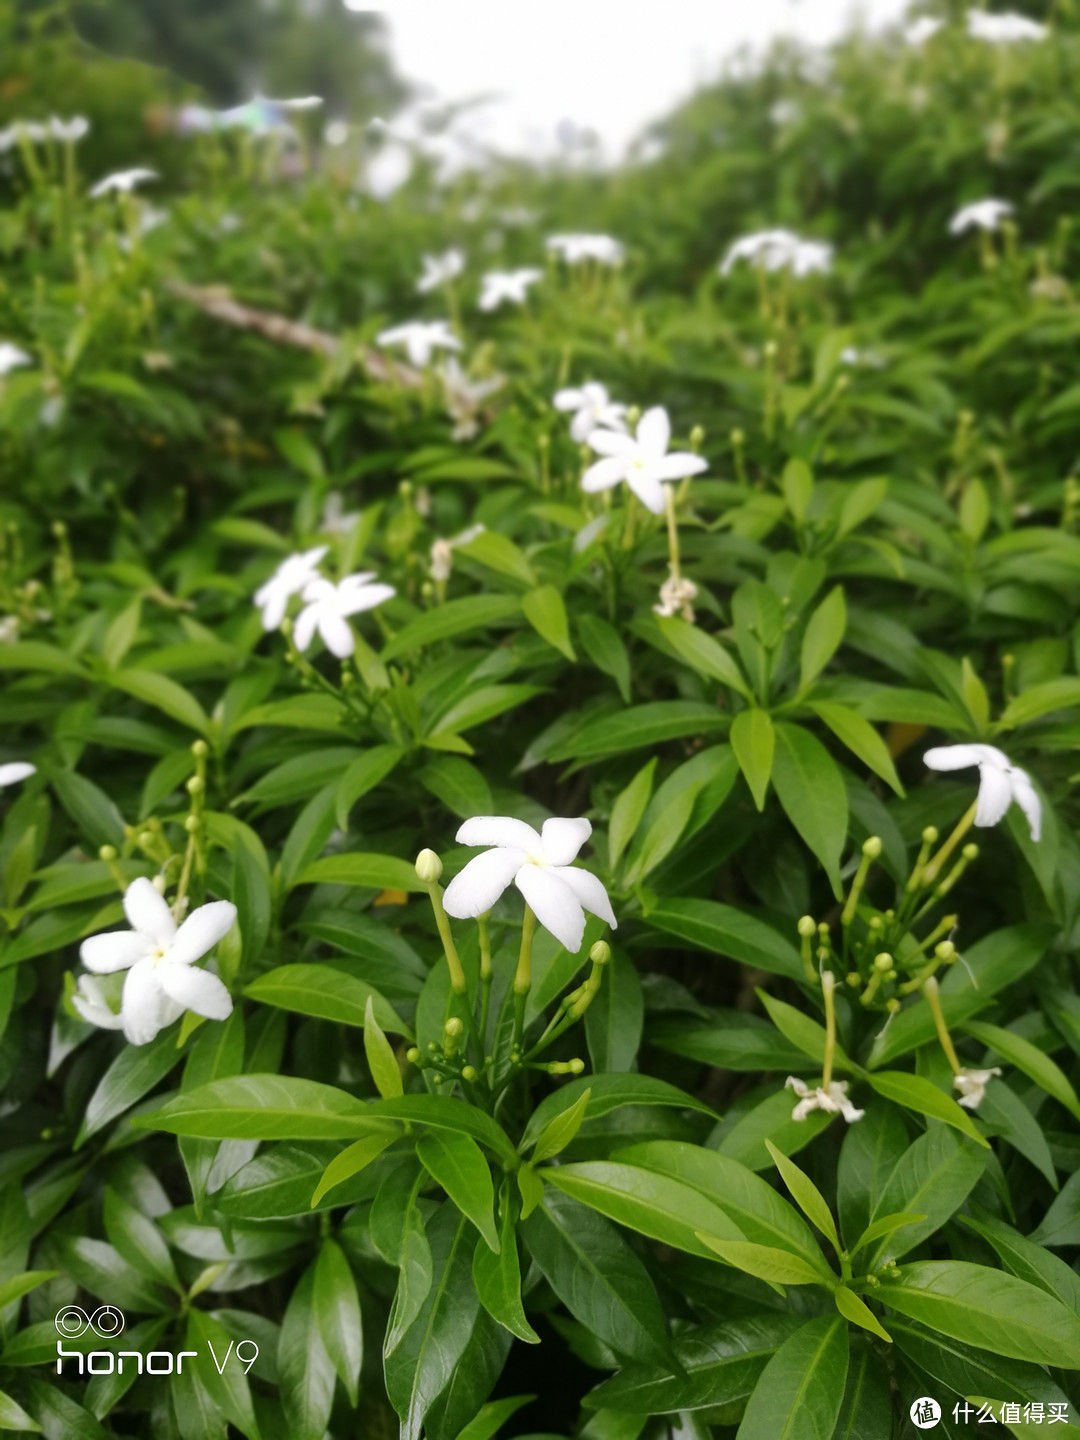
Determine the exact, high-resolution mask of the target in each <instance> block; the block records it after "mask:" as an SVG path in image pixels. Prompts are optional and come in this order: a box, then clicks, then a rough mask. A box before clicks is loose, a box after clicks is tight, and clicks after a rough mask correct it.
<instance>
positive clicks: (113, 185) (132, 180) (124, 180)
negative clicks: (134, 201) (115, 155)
mask: <svg viewBox="0 0 1080 1440" xmlns="http://www.w3.org/2000/svg"><path fill="white" fill-rule="evenodd" d="M157 178H158V177H157V171H156V170H145V169H141V168H139V167H136V168H135V169H134V170H117V171H115V172H114V173H113V174H112V175H106V176H105V178H104V180H99V181H98V182H97V184H96V185H95V186H94V187H93V189H92V190H91V191H90V199H91V200H98V199H100V198H101V196H102V195H109V194H111V193H112V192H113V191H115V192H116V193H117V194H124V195H127V194H129V193H130V192H131V191H132V190H134V189H135V187H136V186H137V185H141V184H142V183H143V181H144V180H156V179H157Z"/></svg>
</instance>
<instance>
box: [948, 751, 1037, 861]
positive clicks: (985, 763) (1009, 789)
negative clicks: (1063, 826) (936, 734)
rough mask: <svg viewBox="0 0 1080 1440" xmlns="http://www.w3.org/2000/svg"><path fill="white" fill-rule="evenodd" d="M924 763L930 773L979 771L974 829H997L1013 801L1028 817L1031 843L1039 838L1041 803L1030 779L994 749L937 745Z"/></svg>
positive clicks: (1024, 772)
mask: <svg viewBox="0 0 1080 1440" xmlns="http://www.w3.org/2000/svg"><path fill="white" fill-rule="evenodd" d="M923 760H924V761H925V763H926V764H927V765H929V766H930V769H931V770H966V769H967V768H968V767H969V766H971V765H977V766H978V767H979V803H978V807H977V808H976V811H975V824H976V825H996V824H997V823H998V821H999V820H1000V819H1001V817H1002V816H1003V815H1004V814H1005V811H1006V810H1008V808H1009V805H1010V803H1011V802H1012V801H1013V800H1015V801H1016V803H1017V805H1019V806H1020V809H1021V810H1022V811H1023V812H1024V814H1025V815H1026V816H1027V820H1028V824H1029V825H1030V826H1031V838H1032V840H1038V839H1039V838H1040V836H1041V834H1042V801H1041V800H1040V799H1039V797H1038V795H1037V794H1036V793H1035V787H1034V785H1032V783H1031V776H1030V775H1029V774H1028V773H1027V771H1026V770H1021V769H1020V767H1019V765H1013V764H1012V763H1011V761H1010V760H1009V757H1008V756H1007V755H1005V754H1003V753H1002V752H1001V751H1000V750H999V749H997V747H996V746H994V745H938V746H935V748H934V749H933V750H927V752H926V754H925V755H924V756H923Z"/></svg>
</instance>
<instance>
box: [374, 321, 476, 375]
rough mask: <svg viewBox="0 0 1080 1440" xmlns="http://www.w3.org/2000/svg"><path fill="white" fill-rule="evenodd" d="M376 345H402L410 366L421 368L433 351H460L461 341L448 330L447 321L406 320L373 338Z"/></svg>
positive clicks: (448, 323)
mask: <svg viewBox="0 0 1080 1440" xmlns="http://www.w3.org/2000/svg"><path fill="white" fill-rule="evenodd" d="M375 343H376V345H383V346H386V345H404V346H405V353H406V354H407V355H408V357H409V362H410V364H413V365H418V366H420V367H421V368H422V367H423V366H425V365H426V364H427V363H428V361H429V360H430V359H431V356H432V353H433V351H435V350H460V349H461V341H460V340H459V339H458V338H457V336H456V335H455V334H454V332H453V330H451V328H450V322H449V320H408V321H406V323H405V324H404V325H394V326H392V327H391V328H390V329H389V330H383V331H382V333H381V334H379V335H376V337H375Z"/></svg>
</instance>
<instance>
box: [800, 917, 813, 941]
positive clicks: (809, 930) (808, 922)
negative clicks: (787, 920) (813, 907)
mask: <svg viewBox="0 0 1080 1440" xmlns="http://www.w3.org/2000/svg"><path fill="white" fill-rule="evenodd" d="M816 929H817V924H816V923H815V921H814V919H813V917H812V916H810V915H804V916H803V917H802V919H801V920H800V921H799V934H800V935H801V936H802V937H803V938H804V939H805V940H809V938H810V936H811V935H813V933H814V931H815V930H816Z"/></svg>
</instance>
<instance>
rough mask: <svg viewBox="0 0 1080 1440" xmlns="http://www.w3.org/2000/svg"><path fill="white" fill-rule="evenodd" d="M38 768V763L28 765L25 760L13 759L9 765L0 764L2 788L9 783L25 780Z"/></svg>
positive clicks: (0, 784)
mask: <svg viewBox="0 0 1080 1440" xmlns="http://www.w3.org/2000/svg"><path fill="white" fill-rule="evenodd" d="M36 770H37V766H36V765H28V764H27V762H26V761H25V760H12V761H10V762H9V764H7V765H0V790H3V789H5V788H6V787H7V786H8V785H17V784H18V783H19V781H20V780H25V779H27V778H28V776H30V775H33V774H34V773H35V772H36Z"/></svg>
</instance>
